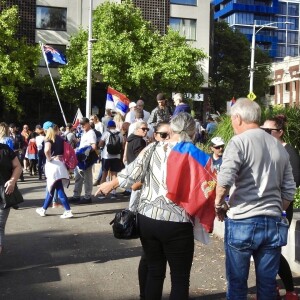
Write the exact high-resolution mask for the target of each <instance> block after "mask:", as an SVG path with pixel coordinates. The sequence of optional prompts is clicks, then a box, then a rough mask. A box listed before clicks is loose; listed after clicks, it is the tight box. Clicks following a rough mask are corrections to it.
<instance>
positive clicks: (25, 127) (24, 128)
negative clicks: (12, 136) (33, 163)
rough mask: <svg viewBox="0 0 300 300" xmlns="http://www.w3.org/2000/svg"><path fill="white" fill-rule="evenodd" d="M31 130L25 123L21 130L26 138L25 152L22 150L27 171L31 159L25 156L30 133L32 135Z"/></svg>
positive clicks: (27, 170)
mask: <svg viewBox="0 0 300 300" xmlns="http://www.w3.org/2000/svg"><path fill="white" fill-rule="evenodd" d="M30 133H31V131H30V130H29V126H28V125H27V124H25V125H23V130H22V132H21V135H22V136H23V138H24V147H23V152H22V158H23V166H24V169H25V170H26V172H29V160H28V158H26V157H25V153H26V150H27V146H28V141H29V140H28V139H29V135H30Z"/></svg>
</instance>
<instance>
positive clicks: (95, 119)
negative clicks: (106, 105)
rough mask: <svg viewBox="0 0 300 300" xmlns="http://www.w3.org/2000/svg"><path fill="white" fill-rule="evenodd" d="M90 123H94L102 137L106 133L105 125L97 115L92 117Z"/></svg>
mask: <svg viewBox="0 0 300 300" xmlns="http://www.w3.org/2000/svg"><path fill="white" fill-rule="evenodd" d="M90 122H92V123H94V125H95V129H96V130H97V131H99V132H100V133H101V135H102V134H103V132H104V125H103V124H102V122H100V120H99V118H98V116H97V115H91V117H90Z"/></svg>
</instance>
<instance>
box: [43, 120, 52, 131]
mask: <svg viewBox="0 0 300 300" xmlns="http://www.w3.org/2000/svg"><path fill="white" fill-rule="evenodd" d="M53 126H54V124H53V123H52V122H50V121H47V122H45V123H44V125H43V129H44V130H47V129H49V128H53Z"/></svg>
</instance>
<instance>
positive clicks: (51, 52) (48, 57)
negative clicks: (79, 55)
mask: <svg viewBox="0 0 300 300" xmlns="http://www.w3.org/2000/svg"><path fill="white" fill-rule="evenodd" d="M42 51H43V55H44V59H45V62H46V64H47V65H48V64H51V63H58V64H60V65H66V64H67V59H66V57H65V56H64V55H63V54H62V53H61V52H59V51H58V50H56V49H54V48H53V47H50V46H48V45H43V46H42Z"/></svg>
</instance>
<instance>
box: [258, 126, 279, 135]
mask: <svg viewBox="0 0 300 300" xmlns="http://www.w3.org/2000/svg"><path fill="white" fill-rule="evenodd" d="M260 128H261V129H262V130H264V131H265V132H267V133H269V134H271V133H272V130H275V131H280V130H281V129H279V128H262V127H260Z"/></svg>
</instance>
